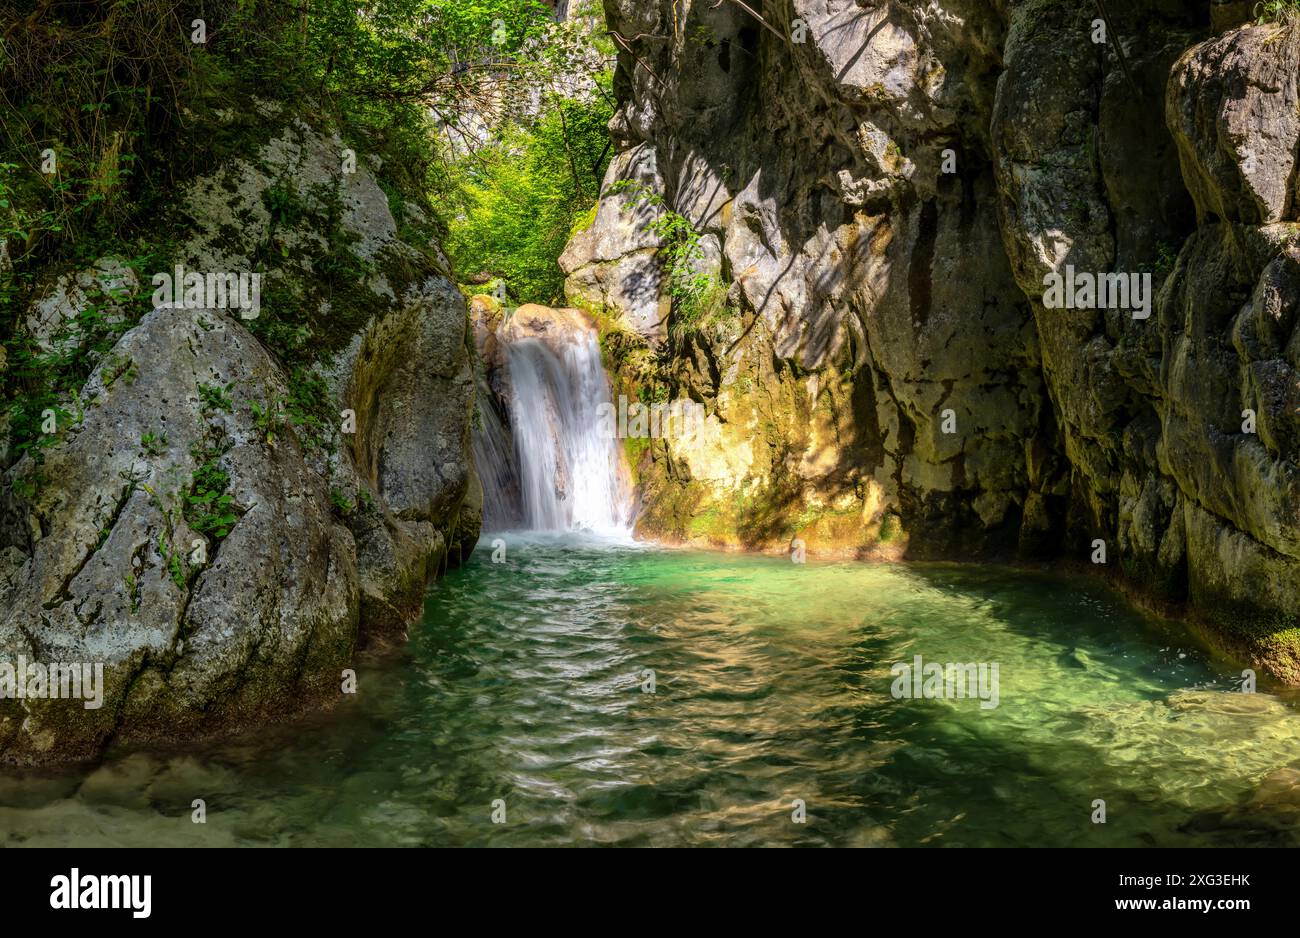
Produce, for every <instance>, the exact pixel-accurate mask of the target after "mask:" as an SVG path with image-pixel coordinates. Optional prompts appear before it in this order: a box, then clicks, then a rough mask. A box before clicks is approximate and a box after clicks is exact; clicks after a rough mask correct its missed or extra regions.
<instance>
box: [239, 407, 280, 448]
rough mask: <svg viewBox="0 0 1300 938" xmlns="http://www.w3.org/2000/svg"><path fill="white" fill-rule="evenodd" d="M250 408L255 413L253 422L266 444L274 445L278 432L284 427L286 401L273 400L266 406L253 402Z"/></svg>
mask: <svg viewBox="0 0 1300 938" xmlns="http://www.w3.org/2000/svg"><path fill="white" fill-rule="evenodd" d="M248 408H249V410H251V411H252V412H253V422H254V423H255V424H256V425H257V429H258V431H259V432H261V434H262V435H263V437H265V439H266V442H268V443H274V442H275V434H276V432H277V431H279V430H281V429H282V428H283V427H284V418H285V412H284V401H281V400H272V401H268V402H267V403H265V404H259V403H258V402H257V401H253V402H252V403H251V404H249V405H248Z"/></svg>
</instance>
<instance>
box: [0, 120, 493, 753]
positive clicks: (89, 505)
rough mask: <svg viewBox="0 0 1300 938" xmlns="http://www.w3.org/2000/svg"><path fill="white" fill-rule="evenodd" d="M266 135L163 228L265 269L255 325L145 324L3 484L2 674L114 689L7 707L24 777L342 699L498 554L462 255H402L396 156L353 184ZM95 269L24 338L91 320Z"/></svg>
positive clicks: (212, 318) (323, 137)
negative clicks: (324, 286) (479, 559)
mask: <svg viewBox="0 0 1300 938" xmlns="http://www.w3.org/2000/svg"><path fill="white" fill-rule="evenodd" d="M263 117H264V119H265V120H266V121H268V122H270V123H272V124H273V125H274V126H275V127H277V128H278V129H277V130H275V131H274V132H269V133H268V135H267V136H268V139H266V140H265V141H264V142H263V143H262V144H261V145H260V146H258V147H256V148H254V149H253V150H252V151H251V153H250V155H249V156H248V157H247V158H244V159H235V160H231V161H229V162H227V163H225V164H223V165H221V166H220V167H219V168H218V169H217V170H215V171H214V172H213V173H211V174H210V175H208V176H204V177H202V178H199V179H196V180H194V181H193V182H192V183H191V184H190V185H189V186H188V187H187V188H186V189H185V191H184V193H183V195H182V197H181V198H180V200H179V202H178V204H177V205H176V206H175V207H174V212H173V215H172V217H170V218H169V219H168V223H169V224H172V225H175V226H176V230H177V231H180V232H182V233H183V235H184V238H183V241H182V243H181V245H180V247H179V248H178V249H177V253H176V256H175V258H174V262H175V263H179V264H182V265H184V268H185V269H187V270H189V271H197V272H235V273H238V272H260V273H261V274H262V275H263V277H264V279H263V282H262V296H261V308H260V310H259V311H256V315H250V313H251V312H253V311H250V310H248V309H238V310H236V309H223V308H218V307H217V306H214V305H213V303H212V302H211V300H212V296H211V295H205V296H204V297H202V298H201V299H202V300H203V301H202V302H197V303H195V304H192V305H193V308H153V309H151V310H150V311H148V312H146V313H145V314H144V315H143V317H142V318H140V319H139V321H138V322H137V323H136V324H135V325H133V326H132V327H131V328H130V329H129V330H128V331H126V332H125V334H123V335H122V336H121V338H120V339H119V340H118V341H117V343H116V345H115V346H114V347H113V348H112V349H111V351H109V352H108V353H107V354H104V355H103V356H102V358H101V359H100V360H99V362H98V364H97V365H96V367H95V368H94V371H93V372H92V374H91V376H90V379H89V381H88V382H87V383H86V384H85V386H84V388H83V389H82V390H81V392H80V394H79V395H78V396H77V398H76V400H75V401H72V402H70V404H69V407H68V410H69V411H70V412H71V413H72V414H75V417H74V418H73V419H71V420H70V421H69V422H68V423H67V424H66V425H64V424H62V423H61V424H60V425H59V426H58V427H57V430H56V433H57V438H56V439H54V440H53V441H52V442H51V444H50V445H48V446H46V447H44V448H43V449H42V450H40V451H39V453H40V458H39V459H38V458H37V457H36V456H34V455H33V454H32V453H31V452H29V453H27V454H26V455H24V456H23V457H22V458H21V459H19V460H17V461H16V462H15V463H14V464H13V465H11V466H9V467H8V468H7V470H6V472H5V483H6V484H5V492H6V497H5V499H4V504H3V506H2V508H3V511H2V514H0V660H4V661H8V662H13V661H16V660H17V658H18V656H20V655H21V656H23V657H24V658H25V659H26V661H27V662H44V663H54V662H68V663H101V664H102V665H103V683H104V686H103V689H102V690H103V700H102V706H100V707H99V708H97V709H86V708H85V707H84V706H83V701H82V700H71V701H70V700H54V699H7V700H2V701H0V757H2V758H4V759H6V760H9V761H23V762H28V761H45V760H52V759H75V758H81V757H88V756H92V755H94V754H95V753H97V752H98V751H99V750H100V749H102V748H103V746H104V745H106V744H107V743H108V742H110V741H117V740H125V741H144V740H169V739H174V738H185V737H190V736H194V735H201V734H205V733H212V732H219V731H222V730H227V729H232V728H238V727H242V726H247V725H250V724H256V723H259V722H263V721H267V720H272V719H276V718H280V717H283V716H285V715H287V714H293V713H297V712H300V711H303V710H305V709H308V708H311V707H315V706H319V705H322V704H325V703H328V702H329V701H330V700H332V699H335V698H336V697H337V695H338V694H339V693H340V690H341V687H342V685H343V683H344V677H343V673H342V672H343V669H345V668H347V667H348V666H349V664H350V663H351V661H352V658H353V654H354V652H355V651H356V649H357V648H358V647H360V646H361V645H364V644H367V643H369V642H375V641H382V640H385V639H389V638H393V637H396V636H398V635H400V634H401V633H402V630H403V629H404V628H405V625H406V623H407V622H409V621H410V620H411V618H412V617H413V616H414V615H415V614H417V613H418V610H419V608H420V605H421V600H422V597H423V592H424V588H425V585H426V583H427V582H428V580H429V579H430V578H432V577H433V576H434V574H435V573H437V572H438V571H439V570H440V568H441V567H443V566H444V565H445V564H446V563H447V562H448V561H449V560H450V561H454V560H456V559H457V558H458V557H459V556H461V555H463V554H464V553H466V552H467V551H468V550H469V549H471V548H472V547H473V543H474V540H475V538H476V537H477V529H478V528H477V526H478V517H477V512H478V505H477V504H476V502H475V498H474V490H475V486H474V480H473V479H472V478H471V476H472V468H471V464H470V460H469V457H468V451H467V448H468V434H469V424H470V413H471V405H472V400H473V369H472V346H471V344H470V343H471V342H472V337H471V336H470V335H469V334H468V329H467V316H466V310H465V305H464V301H463V299H462V298H461V297H460V294H459V293H458V292H457V291H456V289H455V288H454V287H453V285H452V284H451V282H450V281H449V279H448V277H447V273H448V271H447V268H446V263H445V260H444V259H443V258H442V257H441V254H440V252H439V251H438V250H437V247H436V245H432V244H412V243H406V242H404V241H402V240H400V239H399V237H398V233H397V225H396V223H395V221H394V218H393V215H392V213H391V212H390V209H389V203H388V199H387V197H386V196H385V194H384V191H383V190H382V189H381V188H380V186H379V184H378V182H377V179H376V176H375V172H374V169H375V166H374V163H371V164H369V165H367V163H366V160H365V159H364V158H363V159H362V160H361V161H360V163H359V165H358V166H357V170H356V172H355V173H351V172H343V171H341V167H342V165H343V161H342V160H341V158H340V153H341V151H342V150H343V148H344V142H343V141H342V140H341V139H340V138H339V137H338V136H337V135H335V134H333V133H331V132H328V131H325V130H322V129H320V128H319V127H316V126H310V125H308V124H305V123H303V122H301V121H298V120H296V119H293V118H290V117H288V116H286V115H281V114H280V113H279V111H278V109H277V108H274V107H272V108H270V109H269V110H268V111H267V113H266V114H265V115H263ZM289 207H292V210H290V208H289ZM412 208H413V207H412ZM325 216H328V217H329V218H331V219H333V220H334V223H333V224H330V225H325V224H322V222H321V218H322V217H325ZM327 240H328V241H329V243H326V242H327ZM341 245H342V246H343V247H341ZM343 262H346V264H347V265H350V266H349V267H347V268H345V270H346V272H345V273H344V274H343V275H341V276H340V275H338V270H339V266H340V264H341V263H343ZM96 268H97V270H98V271H99V273H96V271H88V272H86V273H85V274H83V275H78V276H73V277H65V278H60V279H59V280H58V281H57V282H56V283H55V284H54V286H53V287H52V289H51V290H50V291H49V293H48V294H47V295H46V296H44V297H41V298H39V299H38V300H37V302H36V303H35V304H34V306H33V318H32V320H31V321H30V323H31V324H30V326H29V327H30V328H33V329H41V328H43V326H42V323H45V322H46V321H47V320H48V319H50V318H51V317H53V318H56V319H57V318H59V317H63V316H72V315H75V314H76V312H77V304H79V303H84V302H87V300H86V299H85V293H86V292H87V291H89V290H90V288H91V284H92V281H93V280H94V278H95V277H96V276H101V275H103V274H104V272H105V271H108V272H110V273H111V271H112V270H113V269H114V265H113V263H112V262H111V261H109V260H106V261H104V262H103V263H101V264H97V265H96ZM173 269H174V268H173V267H172V266H171V265H166V266H160V267H159V271H164V272H168V273H170V272H171V271H172V270H173ZM152 273H153V271H145V272H143V274H142V277H143V279H144V280H145V282H146V283H147V282H148V278H149V276H150V275H151V274H152ZM119 279H120V278H119ZM322 281H328V282H329V283H330V284H332V286H331V289H330V295H329V296H328V297H325V296H322V295H321V294H320V293H319V292H317V287H318V286H319V284H320V283H321V282H322ZM149 289H150V287H148V286H146V287H145V290H146V292H147V291H148V290H149ZM291 311H295V313H294V314H293V315H291ZM297 314H301V315H297ZM296 328H302V329H303V330H305V333H304V335H305V341H304V342H302V343H300V345H301V346H302V351H301V353H300V354H297V355H296V358H295V360H294V363H293V365H292V367H291V366H290V363H289V362H287V361H285V360H283V359H281V358H280V357H278V356H277V355H276V354H274V353H273V352H271V351H270V350H269V346H268V344H266V343H265V342H264V341H262V340H261V339H267V340H268V341H271V340H272V339H274V340H275V341H272V343H271V344H272V345H275V344H276V343H277V342H279V343H280V344H279V347H281V348H284V347H293V348H297V347H298V346H286V345H285V343H284V342H283V341H282V337H283V335H284V334H285V333H284V330H290V329H296ZM222 515H226V516H227V517H226V518H225V519H224V520H223V519H222V518H221V516H222Z"/></svg>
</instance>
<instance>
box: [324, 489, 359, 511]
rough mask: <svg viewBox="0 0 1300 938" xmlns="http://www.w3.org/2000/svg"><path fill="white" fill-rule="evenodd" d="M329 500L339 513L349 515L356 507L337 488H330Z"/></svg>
mask: <svg viewBox="0 0 1300 938" xmlns="http://www.w3.org/2000/svg"><path fill="white" fill-rule="evenodd" d="M330 501H331V502H332V503H333V504H334V507H335V508H337V509H338V510H339V512H340V513H341V514H345V515H350V514H352V509H353V508H355V507H356V505H354V504H353V503H352V502H351V500H350V499H349V498H348V497H347V496H346V495H344V494H343V493H342V492H341V491H339V490H338V489H330Z"/></svg>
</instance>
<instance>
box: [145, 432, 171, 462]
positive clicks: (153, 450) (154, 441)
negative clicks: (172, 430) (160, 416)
mask: <svg viewBox="0 0 1300 938" xmlns="http://www.w3.org/2000/svg"><path fill="white" fill-rule="evenodd" d="M140 445H141V446H142V447H144V451H145V454H146V455H148V456H160V455H162V452H163V449H164V448H165V447H166V446H167V434H166V433H164V434H163V435H162V436H158V435H156V434H155V433H154V432H153V431H152V430H147V431H145V432H144V433H143V434H141V436H140Z"/></svg>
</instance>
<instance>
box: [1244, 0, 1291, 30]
mask: <svg viewBox="0 0 1300 938" xmlns="http://www.w3.org/2000/svg"><path fill="white" fill-rule="evenodd" d="M1252 15H1253V16H1254V17H1255V22H1256V24H1258V25H1260V26H1263V25H1265V24H1267V23H1282V24H1284V25H1286V26H1292V25H1294V24H1295V23H1296V22H1297V20H1300V0H1262V2H1260V3H1256V4H1255V7H1254V11H1253V13H1252Z"/></svg>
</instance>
